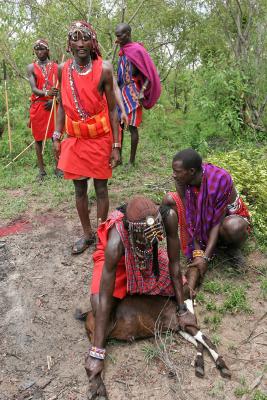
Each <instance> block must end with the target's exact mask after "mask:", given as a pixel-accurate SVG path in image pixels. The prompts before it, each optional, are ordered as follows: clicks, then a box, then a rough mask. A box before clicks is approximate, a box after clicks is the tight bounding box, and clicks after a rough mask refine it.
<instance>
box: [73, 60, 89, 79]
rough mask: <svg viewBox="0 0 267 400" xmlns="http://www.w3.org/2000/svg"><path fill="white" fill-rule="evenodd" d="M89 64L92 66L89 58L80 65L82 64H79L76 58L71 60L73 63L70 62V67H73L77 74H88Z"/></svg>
mask: <svg viewBox="0 0 267 400" xmlns="http://www.w3.org/2000/svg"><path fill="white" fill-rule="evenodd" d="M91 66H92V62H91V59H90V60H89V62H88V63H87V64H86V65H82V66H81V65H79V64H78V63H77V61H76V60H73V63H72V69H75V71H76V72H77V73H78V74H79V75H87V74H89V72H90V71H91Z"/></svg>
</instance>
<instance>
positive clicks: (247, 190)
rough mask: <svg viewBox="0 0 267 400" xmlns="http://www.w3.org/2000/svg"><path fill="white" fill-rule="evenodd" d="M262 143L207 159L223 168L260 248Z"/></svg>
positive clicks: (264, 177) (266, 171) (266, 189)
mask: <svg viewBox="0 0 267 400" xmlns="http://www.w3.org/2000/svg"><path fill="white" fill-rule="evenodd" d="M266 150H267V149H266V146H262V147H261V148H251V147H249V148H243V149H242V150H241V149H240V150H233V151H229V152H227V153H222V152H220V153H216V154H212V155H210V156H209V157H208V161H209V162H212V163H213V164H216V165H218V166H219V167H222V168H225V169H226V170H227V171H229V172H230V173H231V175H232V177H233V180H234V183H235V186H236V188H237V190H238V191H239V193H240V194H241V195H242V198H243V199H244V200H245V203H246V204H247V205H248V207H249V211H250V213H251V217H252V226H253V232H254V234H255V236H256V238H257V240H258V243H259V245H260V246H261V247H262V248H266V231H267V221H266V210H267V201H266V193H267V162H266Z"/></svg>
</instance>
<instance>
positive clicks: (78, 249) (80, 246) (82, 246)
mask: <svg viewBox="0 0 267 400" xmlns="http://www.w3.org/2000/svg"><path fill="white" fill-rule="evenodd" d="M95 242H96V236H95V234H93V235H92V237H91V238H90V239H85V238H81V239H79V240H78V241H77V242H76V243H75V244H74V245H73V247H72V251H71V254H73V255H76V254H81V253H83V252H84V250H86V249H88V247H89V246H91V245H92V244H95Z"/></svg>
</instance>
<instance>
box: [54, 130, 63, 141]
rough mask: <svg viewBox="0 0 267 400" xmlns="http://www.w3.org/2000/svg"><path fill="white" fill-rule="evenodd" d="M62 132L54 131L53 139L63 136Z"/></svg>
mask: <svg viewBox="0 0 267 400" xmlns="http://www.w3.org/2000/svg"><path fill="white" fill-rule="evenodd" d="M61 135H62V133H61V132H59V131H54V133H53V136H52V139H53V140H59V139H60V138H61Z"/></svg>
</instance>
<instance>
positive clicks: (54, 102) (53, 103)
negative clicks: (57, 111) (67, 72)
mask: <svg viewBox="0 0 267 400" xmlns="http://www.w3.org/2000/svg"><path fill="white" fill-rule="evenodd" d="M56 87H57V85H56ZM55 104H56V96H54V97H53V102H52V107H51V110H50V114H49V118H48V122H47V127H46V130H45V137H44V143H43V149H42V154H44V150H45V144H46V139H47V134H48V129H49V125H50V121H51V117H52V113H53V110H54V108H55Z"/></svg>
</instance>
